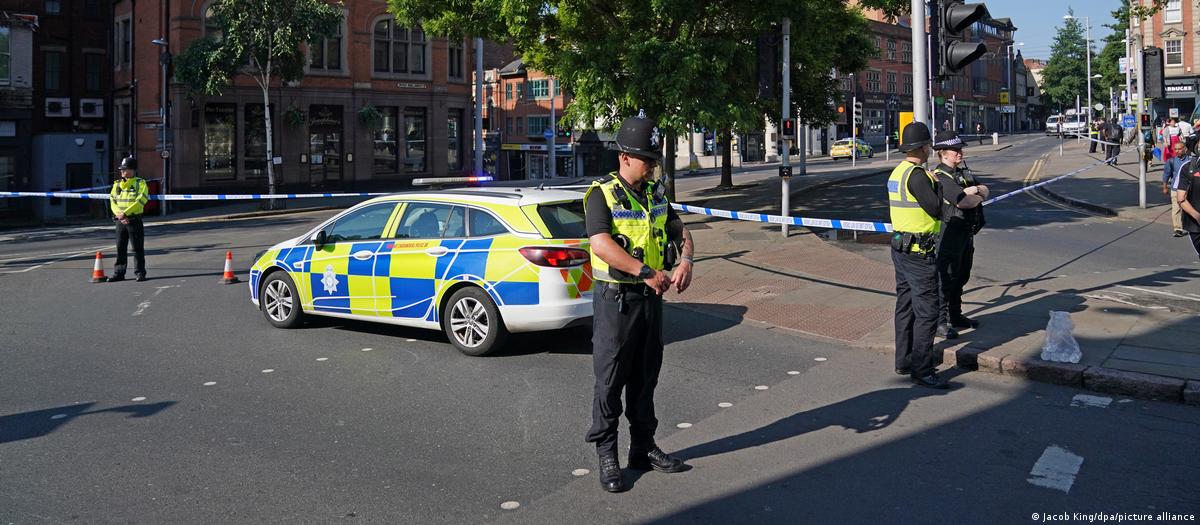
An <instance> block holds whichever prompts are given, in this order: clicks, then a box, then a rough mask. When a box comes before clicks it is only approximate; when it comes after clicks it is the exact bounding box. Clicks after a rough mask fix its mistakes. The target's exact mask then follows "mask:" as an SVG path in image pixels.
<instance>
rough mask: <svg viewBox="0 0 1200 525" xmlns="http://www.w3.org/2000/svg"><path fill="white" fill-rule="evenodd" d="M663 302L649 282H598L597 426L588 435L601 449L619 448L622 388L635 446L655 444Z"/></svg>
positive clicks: (594, 401) (595, 293) (594, 358)
mask: <svg viewBox="0 0 1200 525" xmlns="http://www.w3.org/2000/svg"><path fill="white" fill-rule="evenodd" d="M626 286H628V285H626ZM646 291H648V293H644V292H646ZM622 295H624V298H623V299H622V297H621V296H622ZM622 301H624V304H625V306H624V307H622V306H621V302H622ZM662 304H663V303H662V297H661V296H659V295H656V294H655V293H654V291H653V290H649V289H648V288H646V287H645V286H644V285H637V286H633V287H629V289H627V290H625V291H624V292H622V291H621V288H620V287H619V285H616V284H610V283H606V282H597V286H596V289H595V290H594V291H593V292H592V307H593V310H594V312H593V316H594V317H593V325H592V367H593V370H594V372H595V374H596V385H595V389H594V390H593V392H592V427H591V429H589V430H588V432H587V437H586V440H587V441H588V442H589V443H595V444H596V452H597V453H599V454H608V453H612V454H616V452H617V423H618V421H619V420H620V418H621V391H622V390H624V392H625V403H626V411H625V417H626V418H627V419H628V420H629V434H630V446H631V447H633V448H643V449H644V448H649V447H651V446H653V445H654V431H655V430H657V429H658V419H657V418H656V417H654V387H655V386H657V385H658V372H659V370H660V369H661V368H662V357H663V342H662V308H663V306H662Z"/></svg>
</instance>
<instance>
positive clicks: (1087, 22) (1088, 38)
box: [1063, 15, 1092, 122]
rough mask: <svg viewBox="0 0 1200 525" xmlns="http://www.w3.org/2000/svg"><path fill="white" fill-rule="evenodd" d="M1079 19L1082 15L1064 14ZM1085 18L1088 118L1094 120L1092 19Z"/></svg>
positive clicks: (1064, 17)
mask: <svg viewBox="0 0 1200 525" xmlns="http://www.w3.org/2000/svg"><path fill="white" fill-rule="evenodd" d="M1072 18H1074V19H1076V20H1078V19H1079V18H1080V17H1078V16H1074V15H1063V20H1070V19H1072ZM1082 18H1083V28H1084V31H1085V36H1084V44H1085V45H1084V52H1085V53H1086V57H1087V76H1088V79H1087V100H1088V103H1087V118H1088V122H1091V121H1092V20H1091V19H1090V18H1089V17H1086V16H1084V17H1082Z"/></svg>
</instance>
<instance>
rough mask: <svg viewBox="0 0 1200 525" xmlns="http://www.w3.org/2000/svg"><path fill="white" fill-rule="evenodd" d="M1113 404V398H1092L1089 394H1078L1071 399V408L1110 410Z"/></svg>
mask: <svg viewBox="0 0 1200 525" xmlns="http://www.w3.org/2000/svg"><path fill="white" fill-rule="evenodd" d="M1111 403H1112V398H1111V397H1102V396H1091V395H1088V394H1077V395H1076V396H1075V397H1073V398H1071V406H1073V407H1079V408H1108V405H1109V404H1111Z"/></svg>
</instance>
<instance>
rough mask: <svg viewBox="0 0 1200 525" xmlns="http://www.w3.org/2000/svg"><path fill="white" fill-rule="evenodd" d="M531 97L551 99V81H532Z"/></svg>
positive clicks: (530, 86) (530, 84)
mask: <svg viewBox="0 0 1200 525" xmlns="http://www.w3.org/2000/svg"><path fill="white" fill-rule="evenodd" d="M529 96H531V97H533V98H534V99H544V98H550V81H549V80H547V79H544V78H543V79H539V80H530V81H529Z"/></svg>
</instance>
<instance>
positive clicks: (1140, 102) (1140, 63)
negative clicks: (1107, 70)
mask: <svg viewBox="0 0 1200 525" xmlns="http://www.w3.org/2000/svg"><path fill="white" fill-rule="evenodd" d="M1133 38H1134V40H1133V41H1134V51H1135V52H1136V53H1137V90H1138V98H1137V141H1138V149H1137V163H1138V207H1140V208H1142V209H1146V162H1145V161H1144V160H1143V159H1145V158H1146V135H1145V134H1143V133H1142V110H1143V109H1145V101H1146V98H1145V93H1146V67H1145V66H1146V61H1145V59H1144V58H1143V57H1142V32H1141V30H1140V26H1139V30H1138V32H1137V33H1136V35H1135V36H1134V37H1133ZM1129 99H1130V100H1133V97H1132V96H1131V97H1129ZM1164 158H1165V156H1164Z"/></svg>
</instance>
